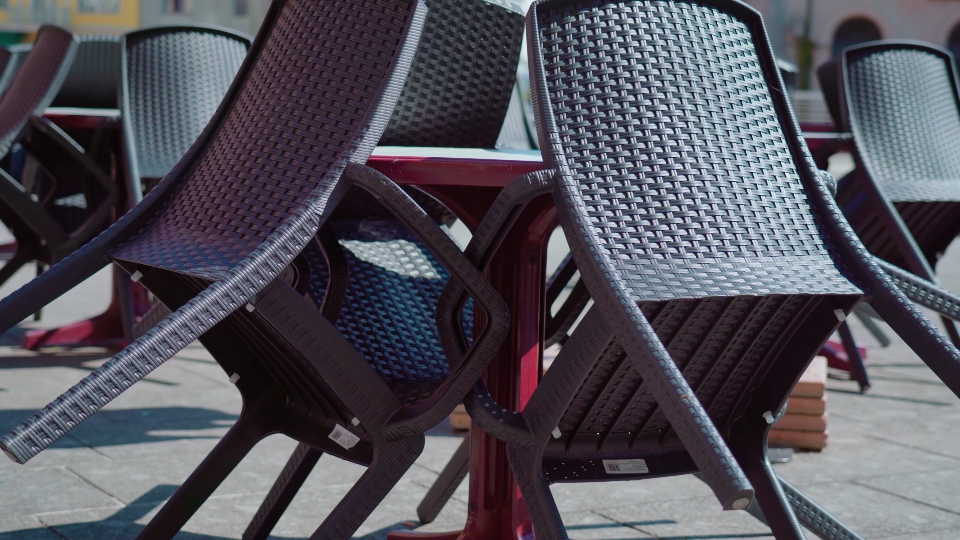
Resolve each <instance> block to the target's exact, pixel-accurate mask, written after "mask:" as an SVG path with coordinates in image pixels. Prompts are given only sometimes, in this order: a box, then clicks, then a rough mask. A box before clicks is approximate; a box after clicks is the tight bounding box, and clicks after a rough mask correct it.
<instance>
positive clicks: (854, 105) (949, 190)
mask: <svg viewBox="0 0 960 540" xmlns="http://www.w3.org/2000/svg"><path fill="white" fill-rule="evenodd" d="M946 62H947V60H946V59H944V58H942V57H940V56H937V55H935V54H932V53H930V52H927V51H923V50H918V49H912V48H901V49H887V50H872V49H866V50H865V51H863V52H860V51H851V53H850V54H849V55H848V56H847V84H848V89H847V92H848V93H847V95H848V96H849V100H848V103H847V107H848V109H849V111H850V122H851V128H852V129H853V130H854V136H855V139H854V140H855V142H856V145H857V151H858V153H859V154H860V157H861V159H862V160H863V161H864V162H865V164H866V165H867V168H868V170H869V172H870V176H871V178H873V180H874V181H876V182H877V183H879V184H880V185H882V186H883V191H884V193H885V194H886V195H887V196H888V197H889V198H890V199H891V200H893V201H960V152H957V148H958V147H960V107H958V103H957V96H956V94H955V92H954V85H953V81H952V80H951V78H950V71H949V69H948V66H947V64H946Z"/></svg>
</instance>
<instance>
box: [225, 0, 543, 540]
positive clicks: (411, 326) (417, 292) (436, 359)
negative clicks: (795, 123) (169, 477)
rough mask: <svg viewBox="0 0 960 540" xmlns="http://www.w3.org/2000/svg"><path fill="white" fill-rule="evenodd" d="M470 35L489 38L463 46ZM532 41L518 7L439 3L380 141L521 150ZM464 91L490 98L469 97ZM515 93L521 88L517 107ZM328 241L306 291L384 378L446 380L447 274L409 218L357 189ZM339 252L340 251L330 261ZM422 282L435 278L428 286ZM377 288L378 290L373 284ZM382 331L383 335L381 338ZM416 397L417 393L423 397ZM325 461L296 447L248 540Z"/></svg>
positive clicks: (417, 194) (458, 0)
mask: <svg viewBox="0 0 960 540" xmlns="http://www.w3.org/2000/svg"><path fill="white" fill-rule="evenodd" d="M462 36H479V37H476V38H472V39H469V40H464V39H462ZM522 38H523V16H522V15H521V14H520V10H519V8H517V7H515V6H512V5H510V4H505V3H499V2H488V1H487V0H442V1H439V2H433V3H431V7H430V12H429V14H428V15H427V20H426V23H425V25H424V29H423V35H422V38H421V42H420V46H419V47H418V49H417V55H416V56H415V57H414V60H413V64H412V66H411V70H410V75H409V77H408V79H407V82H406V84H405V86H404V88H403V91H402V92H401V93H400V98H399V103H398V105H397V107H396V109H395V110H394V112H393V115H392V116H391V119H390V122H389V123H388V125H387V129H386V131H385V132H384V135H383V137H381V139H380V143H381V144H388V145H394V146H432V147H436V146H459V147H472V148H492V147H494V145H495V144H497V143H498V141H504V140H507V139H510V140H512V143H511V144H519V143H518V141H516V140H513V139H512V138H511V137H510V134H509V131H510V130H511V129H516V128H517V127H518V126H516V125H513V124H511V120H513V121H514V122H516V121H517V120H518V119H519V120H521V121H522V117H518V116H516V114H515V113H516V112H519V113H520V114H521V115H522V114H523V109H522V102H520V101H519V92H518V91H517V90H516V87H515V76H514V74H515V73H516V69H517V62H518V60H519V55H520V44H521V42H522ZM478 43H479V44H482V45H481V46H477V44H478ZM465 88H482V89H484V91H483V92H464V89H465ZM511 92H514V93H516V97H517V98H518V99H517V100H516V103H515V102H514V101H512V100H511V95H512V94H511ZM508 104H509V107H508ZM517 106H519V107H520V109H519V110H518V109H516V107H517ZM508 111H509V112H508ZM505 115H506V120H505ZM520 127H521V128H522V129H526V128H523V127H522V125H521V126H520ZM527 144H529V143H527ZM405 191H406V192H407V194H408V195H410V196H411V197H412V198H413V199H414V200H415V201H417V203H418V204H420V206H421V207H423V208H424V210H425V211H426V212H427V213H428V214H429V215H430V217H431V218H432V219H433V220H434V221H435V222H436V223H438V224H439V223H442V222H446V223H447V224H450V223H452V219H455V218H454V216H453V215H452V213H450V212H449V210H447V209H446V208H445V207H443V206H442V205H441V204H440V203H439V202H437V201H436V200H434V199H432V198H431V197H430V196H429V195H427V194H425V193H423V192H421V191H419V190H417V189H415V188H409V189H406V190H405ZM327 234H328V235H329V238H328V242H327V245H328V249H327V254H328V257H327V259H326V260H325V259H324V258H323V257H322V256H319V255H316V256H313V257H311V258H308V263H309V265H308V266H309V268H310V270H311V281H310V285H309V286H308V289H309V292H310V297H311V298H312V299H313V301H314V302H315V303H318V305H319V303H320V302H321V300H322V301H323V304H324V306H341V307H339V311H337V310H336V309H334V310H332V311H326V310H328V309H329V307H325V308H324V310H325V311H324V313H325V314H327V317H328V318H329V319H330V320H331V321H336V326H337V328H338V330H339V331H340V333H341V335H343V336H344V337H345V338H346V339H347V340H348V341H350V342H351V343H352V344H353V345H354V346H355V347H357V349H359V350H361V351H365V352H367V353H368V355H369V356H370V357H371V358H375V359H377V360H376V361H377V362H379V363H380V364H382V365H383V366H384V370H385V371H388V370H387V369H386V366H387V365H389V364H395V365H404V364H405V363H409V362H416V363H419V364H422V365H424V366H427V368H426V371H428V372H430V373H431V377H434V378H435V379H437V380H439V378H440V377H442V375H443V374H444V373H445V372H446V370H447V369H448V367H447V357H446V355H445V353H444V350H443V348H442V347H441V344H440V340H439V338H438V329H437V327H436V322H435V321H436V314H435V306H436V302H437V299H438V298H439V296H440V292H441V291H442V290H443V286H444V284H445V283H446V281H447V279H448V272H447V271H446V270H445V269H444V268H443V267H442V266H440V265H437V264H436V261H435V260H434V259H433V258H432V256H430V255H429V252H428V250H427V249H426V246H425V245H424V244H423V243H422V242H421V241H419V240H418V239H417V238H416V237H415V236H413V235H411V234H410V232H409V231H408V230H407V229H406V228H405V227H404V226H403V224H402V223H400V222H398V221H397V219H396V218H395V217H393V216H392V215H391V214H390V213H389V212H387V211H386V210H385V209H384V208H382V207H381V206H380V205H379V204H378V203H377V202H376V201H373V200H370V199H369V197H368V196H367V195H365V194H364V193H362V192H359V191H357V190H354V191H353V192H351V193H350V194H348V195H347V198H346V200H345V201H344V203H342V204H341V206H340V207H338V210H337V212H336V213H335V214H334V216H333V217H331V220H330V226H329V231H328V232H327ZM385 241H389V242H385ZM389 246H394V248H392V249H391V248H389ZM331 250H336V251H338V252H340V253H342V254H341V255H336V256H333V257H330V256H329V252H330V251H331ZM411 254H413V257H412V259H413V260H414V261H419V262H417V263H416V264H418V265H420V266H422V267H423V269H421V270H416V271H415V274H414V275H410V274H409V272H407V271H400V272H398V270H397V264H396V262H395V261H396V260H399V259H401V258H405V257H410V256H411ZM328 275H343V276H348V277H346V278H345V286H343V287H329V286H328V285H327V276H328ZM422 275H431V276H434V277H433V278H431V279H423V278H422V277H421V276H422ZM400 276H406V277H400ZM373 283H377V284H379V285H378V286H376V287H373V286H371V284H373ZM325 290H326V291H337V294H338V296H336V297H334V298H331V297H330V295H329V293H325ZM467 326H469V323H468V324H467ZM372 328H376V329H378V331H377V332H372V331H371V329H372ZM398 380H399V379H398ZM401 393H404V394H405V393H406V392H405V391H402V392H401ZM412 399H414V400H416V399H419V398H418V397H417V396H416V395H413V396H412ZM321 455H322V452H321V451H320V450H319V449H317V448H313V447H311V446H310V445H309V444H306V443H301V444H300V445H299V446H298V447H297V449H296V450H295V451H294V453H293V455H292V456H291V458H290V460H289V461H288V462H287V465H286V466H285V467H284V470H283V472H282V473H281V474H280V476H279V478H278V479H277V481H276V483H275V484H274V486H273V488H272V489H271V491H270V494H269V495H268V496H267V498H266V500H265V501H264V503H263V504H262V505H261V507H260V509H259V510H258V512H257V515H256V517H255V518H254V520H253V521H252V522H251V524H250V526H249V527H248V528H247V530H246V532H245V533H244V538H245V539H246V540H253V539H265V538H266V537H267V536H268V535H269V533H270V531H271V530H272V529H273V527H274V526H275V525H276V523H277V521H278V520H279V519H280V517H281V516H282V514H283V512H284V511H285V510H286V508H287V506H288V505H289V503H290V501H291V500H292V499H293V497H294V495H295V494H296V492H297V491H298V490H299V488H300V486H301V485H302V484H303V482H304V481H305V480H306V478H307V476H308V475H309V473H310V471H311V470H312V469H313V467H314V466H315V465H316V464H317V462H318V460H319V459H320V457H321Z"/></svg>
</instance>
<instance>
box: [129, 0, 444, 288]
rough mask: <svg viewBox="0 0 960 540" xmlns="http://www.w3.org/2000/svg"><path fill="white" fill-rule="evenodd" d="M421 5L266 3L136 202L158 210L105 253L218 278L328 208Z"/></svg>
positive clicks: (378, 126) (365, 151)
mask: <svg viewBox="0 0 960 540" xmlns="http://www.w3.org/2000/svg"><path fill="white" fill-rule="evenodd" d="M425 12H426V8H425V7H424V6H423V4H422V3H420V2H416V3H412V4H411V3H410V2H406V1H404V0H363V1H357V0H325V1H323V2H316V1H314V0H287V1H284V2H274V3H273V4H272V6H271V8H270V11H269V13H268V14H267V17H266V19H265V21H264V23H263V25H264V26H263V28H264V29H266V30H264V31H261V32H260V33H259V34H258V37H257V40H256V41H255V42H254V44H253V46H252V47H251V49H250V53H249V55H248V57H247V59H246V61H245V62H244V64H243V65H242V66H241V68H240V71H239V72H238V75H237V77H236V81H235V82H234V84H233V85H232V86H231V88H230V90H229V91H228V92H227V95H226V96H225V97H224V99H223V101H222V103H221V105H220V107H219V109H218V110H217V112H216V113H215V114H214V117H213V119H212V120H211V122H210V123H209V125H208V126H207V128H205V130H204V132H203V133H202V134H201V136H200V137H199V138H198V139H197V141H196V142H195V143H194V144H193V146H191V148H190V149H189V150H188V151H187V153H186V154H185V155H184V157H183V158H182V159H181V160H180V162H179V163H178V164H177V165H176V166H175V167H174V169H173V170H172V171H171V172H170V173H169V174H167V176H166V177H165V178H164V179H163V180H162V181H161V182H160V184H158V185H157V187H156V188H154V190H153V191H152V192H151V194H149V195H148V196H147V198H146V199H145V200H144V203H145V204H152V201H156V200H157V199H158V198H167V197H169V199H168V200H167V202H166V203H165V205H164V206H163V209H162V210H160V211H159V215H157V217H156V218H155V219H153V221H152V222H151V223H150V225H149V227H147V229H146V230H145V231H143V232H141V233H140V234H139V236H138V237H137V238H136V239H134V240H132V241H130V242H128V243H127V244H125V245H123V246H122V247H121V248H119V249H117V250H116V251H115V252H114V255H115V256H116V257H118V258H121V259H125V260H130V261H137V262H142V263H146V264H154V265H157V266H160V267H163V268H168V269H171V270H176V271H181V272H184V273H187V274H192V275H199V276H203V277H206V278H213V279H221V278H223V277H224V274H223V272H225V271H227V270H229V269H230V268H232V267H234V266H235V265H237V264H239V263H240V262H241V261H243V260H244V259H245V258H246V257H247V256H248V255H250V254H251V253H252V252H253V251H254V250H255V249H257V248H258V247H260V245H261V244H263V243H264V241H265V240H267V239H268V237H271V235H272V234H273V233H275V232H277V231H278V230H279V229H280V227H281V226H286V227H287V228H286V229H284V230H285V231H291V230H295V228H296V227H302V226H304V225H303V223H304V221H302V220H307V221H311V220H312V221H316V220H318V219H319V214H318V212H319V211H320V210H318V208H317V207H318V206H319V207H321V209H322V208H326V207H327V206H329V207H331V208H330V209H331V210H332V206H333V204H332V202H331V201H329V197H331V196H333V194H334V188H335V187H336V186H337V185H338V179H339V177H340V173H341V172H342V171H343V168H344V167H346V164H347V162H348V161H349V160H357V161H360V162H365V161H366V160H367V158H368V157H369V155H370V153H372V152H373V148H374V147H375V146H376V142H377V140H378V139H379V138H380V135H381V134H382V130H383V129H384V127H385V126H386V123H387V120H388V119H389V114H390V112H391V111H392V110H393V107H394V105H395V103H396V101H395V100H396V98H397V96H398V95H399V92H400V88H401V87H402V81H403V79H404V78H405V76H406V73H407V69H408V68H409V62H410V61H411V59H412V57H413V55H412V51H413V47H415V44H416V40H417V39H418V38H419V31H420V28H421V27H422V20H423V18H424V15H425ZM344 20H349V21H353V22H352V24H350V25H344V24H343V23H342V22H339V21H344ZM331 21H336V22H331ZM182 51H183V54H191V53H190V52H189V49H188V48H184V49H182ZM125 52H126V51H125ZM210 69H214V68H213V66H210ZM211 99H212V98H211ZM216 99H217V100H218V101H219V97H218V98H216ZM340 195H341V194H340V193H339V192H337V195H336V196H337V197H339V196H340ZM148 199H149V200H148ZM278 234H279V232H278ZM284 234H287V233H284ZM281 237H282V238H286V237H283V236H282V235H281V236H275V237H273V238H274V241H275V242H281V241H283V240H279V238H281ZM298 241H299V240H298ZM271 245H272V244H271ZM295 254H296V252H293V253H290V254H289V258H290V259H292V258H293V256H294V255H295ZM285 256H286V255H285ZM288 262H289V261H288ZM249 264H254V263H253V262H250V263H249ZM231 286H232V285H231Z"/></svg>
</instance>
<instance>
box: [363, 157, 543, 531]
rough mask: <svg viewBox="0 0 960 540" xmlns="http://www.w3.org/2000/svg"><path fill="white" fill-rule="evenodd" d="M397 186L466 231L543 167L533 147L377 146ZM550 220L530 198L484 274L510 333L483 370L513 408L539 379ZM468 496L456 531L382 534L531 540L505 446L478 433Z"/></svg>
mask: <svg viewBox="0 0 960 540" xmlns="http://www.w3.org/2000/svg"><path fill="white" fill-rule="evenodd" d="M367 164H368V165H370V166H371V167H373V168H375V169H377V170H379V171H380V172H382V173H384V174H385V175H387V176H389V177H390V178H392V179H393V180H394V181H395V182H397V183H398V184H406V185H415V186H417V187H419V188H420V189H422V190H424V191H426V192H428V193H430V194H431V195H433V196H434V197H436V198H437V199H439V200H440V201H441V202H442V203H444V204H445V205H446V206H447V207H448V208H449V209H450V210H452V211H453V212H454V213H455V214H456V215H457V216H458V217H459V218H460V219H461V220H462V221H463V222H464V224H465V225H466V226H467V227H468V228H470V229H471V230H474V229H476V227H477V225H479V224H480V221H481V220H482V219H483V216H484V215H486V213H487V210H488V209H489V208H490V205H491V204H493V201H494V199H496V197H497V194H498V193H499V192H500V190H501V189H502V188H503V187H504V186H506V185H507V184H509V183H510V181H511V180H513V179H514V178H517V177H518V176H520V175H523V174H526V173H529V172H533V171H537V170H540V169H542V168H543V163H542V160H541V158H540V152H539V151H510V150H499V151H498V150H479V149H452V148H406V147H378V148H377V149H376V150H375V151H374V153H373V156H372V157H371V158H370V160H369V161H368V162H367ZM557 224H558V221H557V213H556V209H555V208H554V206H553V201H552V199H551V198H550V197H549V196H541V197H538V198H536V199H534V200H533V201H531V202H530V203H529V204H528V205H527V207H526V209H525V210H524V211H523V213H522V214H521V215H520V217H519V218H518V219H517V221H516V223H515V224H514V225H513V228H512V229H511V231H510V233H509V234H508V235H507V236H506V237H505V238H504V241H503V243H502V244H501V245H500V249H499V250H498V251H497V255H496V256H495V257H494V258H493V260H492V261H491V262H490V264H489V265H488V267H487V279H488V280H489V281H490V283H491V284H492V285H493V286H494V288H496V289H497V291H498V292H499V293H500V296H502V297H503V299H504V300H505V301H506V302H507V306H508V307H509V308H510V315H511V322H510V332H509V334H508V336H507V338H506V340H505V341H504V343H503V346H502V347H501V348H500V351H499V352H498V353H497V355H496V356H495V357H494V359H493V361H492V362H491V364H490V367H489V368H488V369H487V376H486V382H487V387H488V388H489V390H490V394H491V395H492V396H493V397H494V398H495V399H496V400H497V402H499V403H500V404H501V405H503V406H505V407H508V408H511V409H514V410H521V409H523V406H524V405H526V403H527V400H528V399H530V396H531V395H532V394H533V390H534V389H535V388H536V386H537V382H538V381H539V380H540V364H541V353H542V351H541V350H540V344H541V342H542V340H543V309H544V287H545V276H544V265H545V262H546V253H547V251H546V250H547V241H548V240H549V239H550V233H552V232H553V230H554V229H555V228H556V226H557ZM470 445H471V446H470V501H469V505H468V516H467V525H466V528H465V529H464V530H463V531H457V532H452V533H448V534H439V535H438V534H433V535H425V534H424V533H417V532H416V531H409V532H402V531H395V532H392V533H390V535H389V536H388V538H391V539H394V540H396V539H402V538H423V537H425V536H426V537H428V538H442V539H446V538H449V539H454V538H463V539H476V540H497V539H501V540H505V539H507V538H533V527H532V526H531V524H530V518H529V516H528V515H527V509H526V507H525V506H524V504H523V500H522V499H521V497H520V490H519V488H518V487H517V484H516V481H515V480H514V478H513V473H512V472H511V470H510V464H509V463H508V462H507V455H506V445H505V444H504V443H502V442H500V441H497V440H496V439H494V438H493V437H491V436H489V435H487V434H486V433H484V432H483V431H481V430H479V429H478V430H474V432H473V433H472V434H471V436H470Z"/></svg>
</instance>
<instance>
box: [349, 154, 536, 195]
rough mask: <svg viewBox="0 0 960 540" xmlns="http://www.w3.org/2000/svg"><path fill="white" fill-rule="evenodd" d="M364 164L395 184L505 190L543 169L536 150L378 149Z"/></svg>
mask: <svg viewBox="0 0 960 540" xmlns="http://www.w3.org/2000/svg"><path fill="white" fill-rule="evenodd" d="M367 164H368V165H370V166H371V167H373V168H374V169H377V170H378V171H380V172H382V173H383V174H385V175H387V176H389V177H390V178H391V179H392V180H393V181H394V182H397V183H398V184H417V185H446V186H475V187H504V186H506V185H507V184H509V183H510V182H511V181H512V180H513V179H515V178H517V177H518V176H521V175H524V174H527V173H530V172H533V171H539V170H541V169H543V159H542V158H541V157H540V151H539V150H488V149H482V148H434V147H417V146H378V147H377V148H376V149H375V150H374V151H373V155H372V156H370V160H369V161H367Z"/></svg>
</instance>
